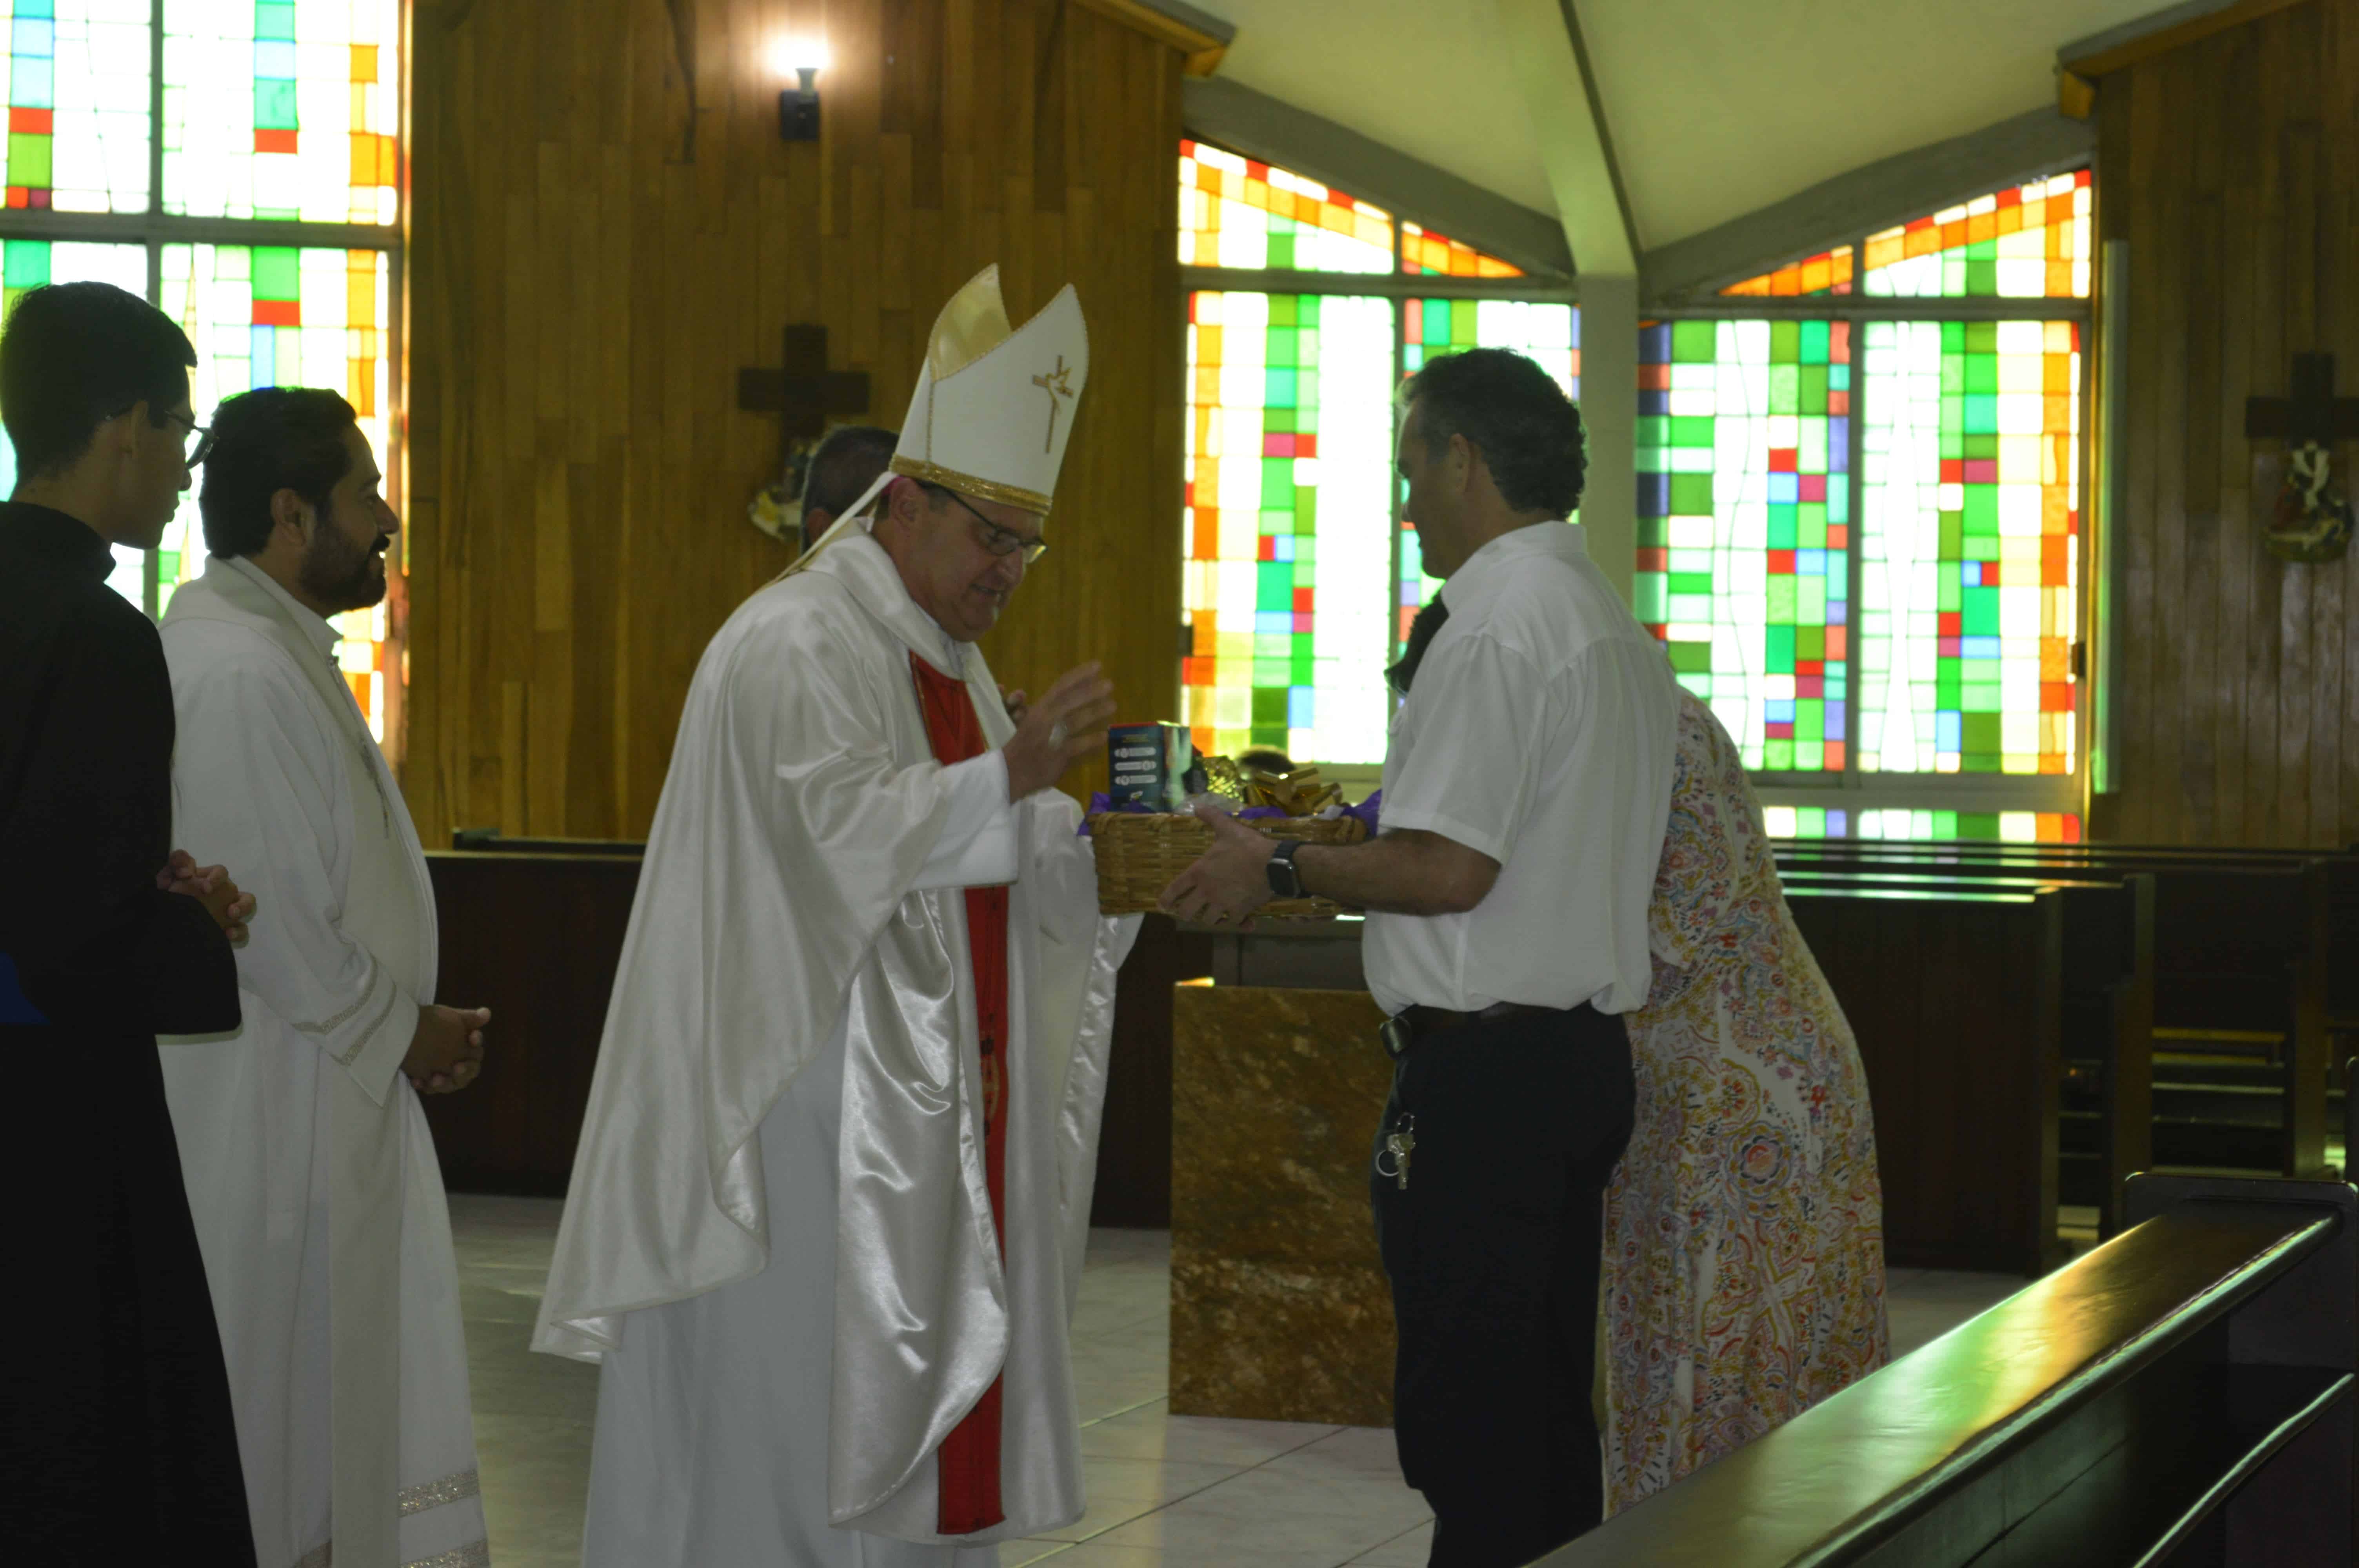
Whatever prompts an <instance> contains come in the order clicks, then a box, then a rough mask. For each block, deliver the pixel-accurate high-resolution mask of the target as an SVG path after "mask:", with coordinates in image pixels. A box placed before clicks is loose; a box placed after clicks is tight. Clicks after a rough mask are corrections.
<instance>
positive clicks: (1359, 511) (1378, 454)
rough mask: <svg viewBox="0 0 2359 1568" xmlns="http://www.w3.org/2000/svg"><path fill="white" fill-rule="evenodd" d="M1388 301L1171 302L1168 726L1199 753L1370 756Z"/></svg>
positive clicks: (1381, 737) (1380, 748) (1381, 721)
mask: <svg viewBox="0 0 2359 1568" xmlns="http://www.w3.org/2000/svg"><path fill="white" fill-rule="evenodd" d="M1391 312H1392V303H1391V302H1390V301H1388V300H1384V299H1369V298H1361V297H1350V296H1341V295H1317V294H1255V293H1243V292H1202V293H1197V294H1194V295H1191V296H1190V300H1189V327H1188V385H1189V396H1188V405H1189V406H1188V438H1187V473H1188V483H1187V495H1186V499H1185V506H1186V512H1185V532H1186V537H1187V548H1188V559H1187V563H1186V567H1185V586H1184V605H1183V607H1184V610H1185V612H1186V614H1187V618H1188V624H1189V630H1190V652H1189V654H1188V655H1187V657H1186V659H1185V661H1184V663H1183V667H1182V672H1181V678H1182V682H1183V687H1184V693H1185V700H1186V704H1187V713H1186V722H1187V723H1188V724H1189V725H1190V726H1191V727H1192V729H1193V730H1194V731H1195V735H1194V739H1195V743H1196V744H1197V746H1199V747H1200V748H1201V749H1202V750H1203V751H1204V752H1205V753H1206V754H1208V755H1222V754H1227V755H1234V753H1236V752H1239V751H1242V750H1245V749H1246V748H1249V747H1253V746H1275V747H1277V748H1278V749H1280V750H1281V751H1284V752H1286V753H1287V754H1288V755H1289V756H1291V757H1294V758H1297V759H1299V760H1302V761H1310V760H1313V759H1316V760H1318V761H1321V762H1374V761H1376V760H1378V759H1379V758H1381V757H1382V756H1383V754H1384V745H1385V723H1386V697H1385V687H1384V663H1385V659H1386V654H1387V651H1388V642H1387V638H1386V624H1385V622H1386V617H1385V609H1384V606H1385V599H1386V593H1385V585H1386V576H1387V573H1388V571H1389V569H1390V567H1391V561H1392V548H1391V530H1392V509H1391V507H1390V506H1389V504H1388V503H1387V501H1386V493H1387V485H1388V483H1389V475H1390V473H1391V469H1392V453H1391V448H1392V406H1391V402H1390V400H1389V398H1388V397H1387V395H1386V394H1387V392H1388V390H1389V388H1390V385H1391V379H1392V378H1391V368H1392V321H1391Z"/></svg>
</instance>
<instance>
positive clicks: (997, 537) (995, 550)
mask: <svg viewBox="0 0 2359 1568" xmlns="http://www.w3.org/2000/svg"><path fill="white" fill-rule="evenodd" d="M933 488H935V489H937V490H940V492H942V493H943V494H944V495H947V496H949V497H950V498H951V500H952V501H955V502H957V503H959V504H960V505H961V506H963V507H965V508H966V509H967V512H968V514H969V515H971V516H973V519H974V520H975V521H976V522H978V523H980V524H983V526H984V535H983V547H984V549H986V550H989V551H990V552H991V553H992V554H993V555H995V556H1012V555H1014V554H1016V551H1018V550H1021V551H1023V552H1024V564H1025V565H1026V566H1027V567H1028V566H1030V565H1032V563H1034V562H1035V561H1037V560H1038V559H1039V558H1040V557H1042V556H1045V555H1047V554H1048V553H1049V541H1048V540H1046V539H1039V538H1033V539H1027V538H1026V537H1025V536H1024V535H1021V534H1019V533H1017V532H1016V530H1015V529H1013V528H1003V527H1001V526H1000V525H999V524H996V523H994V522H993V521H992V520H991V519H990V518H988V517H985V516H984V514H982V513H980V512H977V511H976V510H975V509H974V506H973V503H971V502H969V501H968V500H967V498H966V497H965V496H963V495H961V494H960V493H959V492H957V491H955V490H952V489H951V488H950V487H949V486H948V485H936V486H934V487H933Z"/></svg>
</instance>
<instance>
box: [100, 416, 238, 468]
mask: <svg viewBox="0 0 2359 1568" xmlns="http://www.w3.org/2000/svg"><path fill="white" fill-rule="evenodd" d="M138 406H139V405H137V404H136V403H134V404H131V405H129V406H125V407H122V408H118V409H116V410H115V411H114V413H112V414H110V415H108V416H107V417H108V418H109V419H120V418H122V417H123V416H125V414H128V413H130V412H131V410H132V409H134V408H136V407H138ZM164 417H165V418H166V419H169V420H170V421H171V422H172V423H173V424H175V425H184V426H186V427H188V434H187V435H185V436H182V437H181V438H180V456H181V459H182V460H183V461H185V462H186V463H187V464H188V465H189V466H190V468H194V467H196V466H197V465H198V464H199V463H201V462H203V461H204V460H205V459H206V457H207V456H208V455H210V454H211V453H212V449H213V430H212V426H210V425H200V424H198V423H197V416H195V415H193V414H186V415H183V414H174V413H171V412H170V411H168V410H167V411H166V413H165V415H164ZM191 441H194V442H195V443H196V445H195V446H193V447H191V446H190V444H189V443H190V442H191Z"/></svg>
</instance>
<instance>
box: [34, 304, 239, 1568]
mask: <svg viewBox="0 0 2359 1568" xmlns="http://www.w3.org/2000/svg"><path fill="white" fill-rule="evenodd" d="M195 363H196V354H195V352H194V351H192V350H191V349H190V346H189V340H188V338H187V336H186V335H185V334H183V333H182V332H181V331H180V330H179V328H178V327H177V326H175V325H173V323H172V322H171V320H170V319H168V317H166V316H165V315H164V314H163V313H162V312H161V311H158V310H157V309H156V308H154V307H153V306H150V305H149V304H147V302H146V301H145V300H142V299H140V298H138V297H136V296H134V295H130V294H126V293H125V292H124V291H123V290H121V289H118V288H114V287H110V286H108V285H105V284H97V283H81V284H66V285H62V286H59V287H50V288H42V289H37V290H35V291H33V292H32V293H30V294H27V296H25V297H24V298H23V299H22V300H20V301H19V302H18V304H17V307H16V311H15V312H14V314H13V315H12V316H11V318H10V319H9V323H8V327H7V330H6V334H5V338H0V420H5V424H6V427H7V431H8V436H9V438H10V439H11V440H12V441H13V442H14V443H15V446H16V464H17V472H18V475H19V478H18V481H17V484H16V494H15V497H14V498H13V499H12V500H10V501H9V502H8V503H6V504H5V505H0V866H5V867H6V868H7V870H8V873H9V882H10V885H11V887H12V888H13V890H14V891H13V892H12V893H11V895H10V896H9V897H8V898H7V899H6V900H5V901H0V1052H5V1060H6V1064H7V1065H6V1068H5V1071H6V1074H7V1080H8V1085H9V1089H10V1096H9V1099H10V1106H11V1111H12V1114H11V1115H10V1117H9V1118H8V1127H7V1130H6V1132H5V1136H0V1150H5V1153H0V1178H4V1179H5V1190H6V1192H7V1193H8V1195H9V1226H8V1229H9V1240H10V1243H11V1247H10V1251H11V1253H12V1255H13V1258H14V1265H13V1268H12V1271H11V1288H10V1290H9V1292H8V1293H9V1296H10V1297H11V1302H10V1309H11V1314H12V1316H13V1318H14V1322H13V1323H12V1324H11V1327H12V1328H13V1329H14V1330H15V1332H13V1333H11V1334H10V1335H9V1336H7V1338H8V1350H7V1353H6V1355H5V1357H0V1541H5V1543H6V1551H7V1554H8V1556H9V1557H10V1559H11V1560H12V1561H15V1562H20V1563H102V1562H103V1563H176V1564H179V1563H192V1564H193V1563H202V1564H206V1565H208V1568H210V1565H212V1564H216V1563H222V1564H230V1563H234V1564H239V1565H241V1568H250V1565H251V1564H252V1563H254V1543H253V1539H252V1536H251V1534H250V1533H249V1528H248V1525H247V1520H246V1506H245V1481H244V1478H243V1476H241V1474H240V1472H239V1468H238V1454H237V1433H236V1430H235V1427H234V1423H233V1419H232V1416H231V1413H230V1402H229V1386H228V1380H227V1379H226V1377H225V1375H224V1373H223V1368H222V1354H221V1341H220V1337H219V1335H218V1333H217V1332H216V1330H215V1327H214V1322H213V1311H212V1298H211V1296H210V1295H209V1293H208V1292H207V1290H206V1284H205V1272H204V1262H203V1260H202V1258H201V1256H200V1255H199V1253H198V1250H197V1238H196V1232H195V1230H194V1228H193V1227H191V1226H190V1220H189V1204H188V1197H187V1195H186V1194H185V1193H184V1192H183V1190H182V1188H181V1184H180V1161H179V1151H178V1148H177V1146H176V1145H175V1143H174V1142H173V1138H172V1121H171V1117H170V1115H169V1113H168V1110H167V1109H166V1107H165V1101H164V1085H163V1075H162V1069H161V1067H160V1065H158V1060H157V1056H156V1035H157V1034H158V1033H159V1032H162V1033H212V1032H215V1031H225V1030H233V1029H235V1028H236V1027H237V1026H238V1020H239V1014H238V1000H237V970H236V967H235V965H234V962H233V960H232V957H231V952H230V943H231V941H232V939H233V937H234V936H235V935H242V934H243V932H244V922H245V918H246V917H247V916H248V915H250V914H252V912H253V901H252V900H251V899H250V898H245V897H242V896H241V895H240V894H239V892H238V891H237V889H236V887H235V885H234V883H232V882H231V881H229V878H228V876H227V874H226V873H225V872H224V871H223V870H222V868H220V867H218V866H213V867H204V868H200V867H199V866H198V865H197V864H196V862H195V861H194V860H193V859H191V858H190V856H188V855H186V854H184V853H182V852H180V851H178V850H174V849H171V848H170V842H169V834H170V831H171V772H170V770H171V759H172V741H173V720H172V689H171V684H170V677H169V676H168V674H167V672H166V669H165V665H164V650H163V644H162V643H160V642H159V641H158V637H157V633H156V627H155V625H154V623H153V622H150V621H149V620H148V619H147V615H146V614H145V613H143V612H142V611H140V610H139V608H138V607H137V606H136V605H133V604H130V603H128V602H126V601H125V600H124V599H123V598H122V597H121V596H120V595H118V594H116V593H115V592H114V590H113V589H110V588H108V587H107V585H106V576H107V572H108V570H109V569H110V568H111V567H112V566H113V564H114V557H113V552H112V549H111V548H110V546H114V545H121V546H127V547H129V548H132V549H138V550H148V549H153V548H154V547H155V546H156V545H157V543H158V540H160V539H161V538H162V536H163V532H164V528H165V525H166V524H168V523H169V522H170V521H171V518H172V513H173V509H174V506H175V504H176V503H177V501H178V499H179V492H181V491H183V490H186V489H187V488H188V485H189V464H188V461H187V452H188V447H187V444H186V443H187V442H188V441H189V439H190V438H191V437H192V436H193V435H194V433H195V430H196V418H195V416H194V415H193V414H192V413H191V411H190V406H189V378H188V370H187V367H188V366H190V365H193V364H195Z"/></svg>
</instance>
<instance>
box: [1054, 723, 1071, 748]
mask: <svg viewBox="0 0 2359 1568" xmlns="http://www.w3.org/2000/svg"><path fill="white" fill-rule="evenodd" d="M1071 735H1072V731H1071V730H1068V729H1066V728H1065V721H1064V720H1063V719H1057V720H1056V721H1055V722H1053V723H1051V724H1050V725H1049V744H1050V745H1051V746H1061V745H1063V744H1064V743H1065V742H1066V741H1067V740H1069V739H1071Z"/></svg>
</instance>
